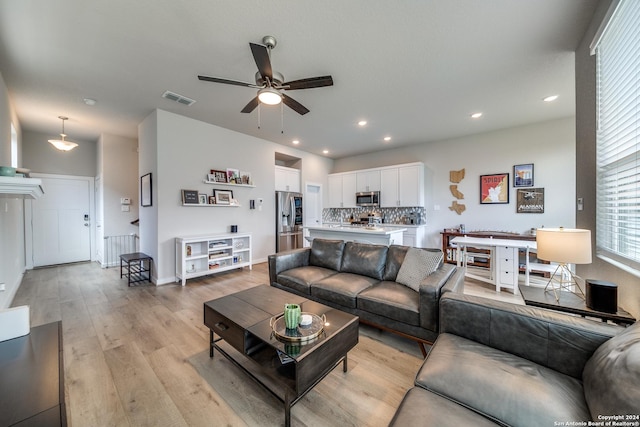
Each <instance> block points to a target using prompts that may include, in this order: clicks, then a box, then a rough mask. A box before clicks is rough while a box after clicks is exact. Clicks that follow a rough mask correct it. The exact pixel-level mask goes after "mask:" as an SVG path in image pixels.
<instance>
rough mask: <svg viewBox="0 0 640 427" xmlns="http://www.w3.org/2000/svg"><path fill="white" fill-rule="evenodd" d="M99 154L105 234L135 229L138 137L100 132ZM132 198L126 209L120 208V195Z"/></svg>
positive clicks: (122, 232) (136, 230) (114, 234)
mask: <svg viewBox="0 0 640 427" xmlns="http://www.w3.org/2000/svg"><path fill="white" fill-rule="evenodd" d="M100 140H101V143H100V144H99V145H100V147H101V157H102V185H103V193H102V203H103V205H102V206H103V213H104V217H103V218H104V225H103V227H104V235H105V236H119V235H125V234H131V233H136V234H137V233H138V227H137V226H134V225H131V221H133V220H135V219H137V218H138V207H139V206H140V198H139V196H138V192H139V190H138V184H139V176H138V141H137V140H136V139H131V138H125V137H122V136H115V135H108V134H103V135H102V136H101V137H100ZM122 197H128V198H130V199H131V205H130V206H129V209H130V210H129V212H122V210H121V206H122V205H121V204H120V199H121V198H122Z"/></svg>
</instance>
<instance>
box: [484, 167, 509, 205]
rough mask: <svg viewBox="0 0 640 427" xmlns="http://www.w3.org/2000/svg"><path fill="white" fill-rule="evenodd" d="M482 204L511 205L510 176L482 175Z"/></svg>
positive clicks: (497, 174) (498, 174)
mask: <svg viewBox="0 0 640 427" xmlns="http://www.w3.org/2000/svg"><path fill="white" fill-rule="evenodd" d="M480 203H481V204H483V205H486V204H499V203H509V174H508V173H495V174H492V175H480Z"/></svg>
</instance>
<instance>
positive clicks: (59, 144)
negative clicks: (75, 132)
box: [49, 116, 78, 151]
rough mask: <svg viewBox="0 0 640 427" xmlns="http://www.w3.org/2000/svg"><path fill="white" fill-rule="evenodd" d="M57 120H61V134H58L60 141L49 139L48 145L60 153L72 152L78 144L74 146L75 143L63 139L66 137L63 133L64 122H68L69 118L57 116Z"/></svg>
mask: <svg viewBox="0 0 640 427" xmlns="http://www.w3.org/2000/svg"><path fill="white" fill-rule="evenodd" d="M58 118H59V119H60V120H62V133H61V134H60V136H61V137H62V139H50V140H49V143H51V145H53V146H54V147H56V148H57V149H58V150H60V151H70V150H73V149H74V148H76V147H77V146H78V144H76V143H75V142H71V141H67V140H65V138H66V137H67V134H65V133H64V121H65V120H69V118H68V117H64V116H58Z"/></svg>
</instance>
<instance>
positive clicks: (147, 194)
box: [140, 172, 153, 207]
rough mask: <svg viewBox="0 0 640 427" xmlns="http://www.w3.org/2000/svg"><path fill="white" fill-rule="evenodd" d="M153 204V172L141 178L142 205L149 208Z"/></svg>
mask: <svg viewBox="0 0 640 427" xmlns="http://www.w3.org/2000/svg"><path fill="white" fill-rule="evenodd" d="M152 204H153V200H152V198H151V172H149V173H148V174H146V175H142V176H141V177H140V205H141V206H142V207H148V206H151V205H152Z"/></svg>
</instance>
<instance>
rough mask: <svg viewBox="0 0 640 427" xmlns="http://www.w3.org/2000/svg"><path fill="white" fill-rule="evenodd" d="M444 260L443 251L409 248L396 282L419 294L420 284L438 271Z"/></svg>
mask: <svg viewBox="0 0 640 427" xmlns="http://www.w3.org/2000/svg"><path fill="white" fill-rule="evenodd" d="M442 259H443V255H442V251H441V250H429V249H418V248H409V250H408V251H407V255H406V256H405V257H404V261H402V266H401V267H400V271H398V277H397V278H396V282H398V283H401V284H403V285H405V286H408V287H410V288H411V289H413V290H414V291H416V292H418V291H419V290H420V282H422V280H423V279H424V278H425V277H427V276H428V275H430V274H431V273H433V272H434V271H436V269H437V268H438V266H439V265H440V264H441V263H442Z"/></svg>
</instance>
